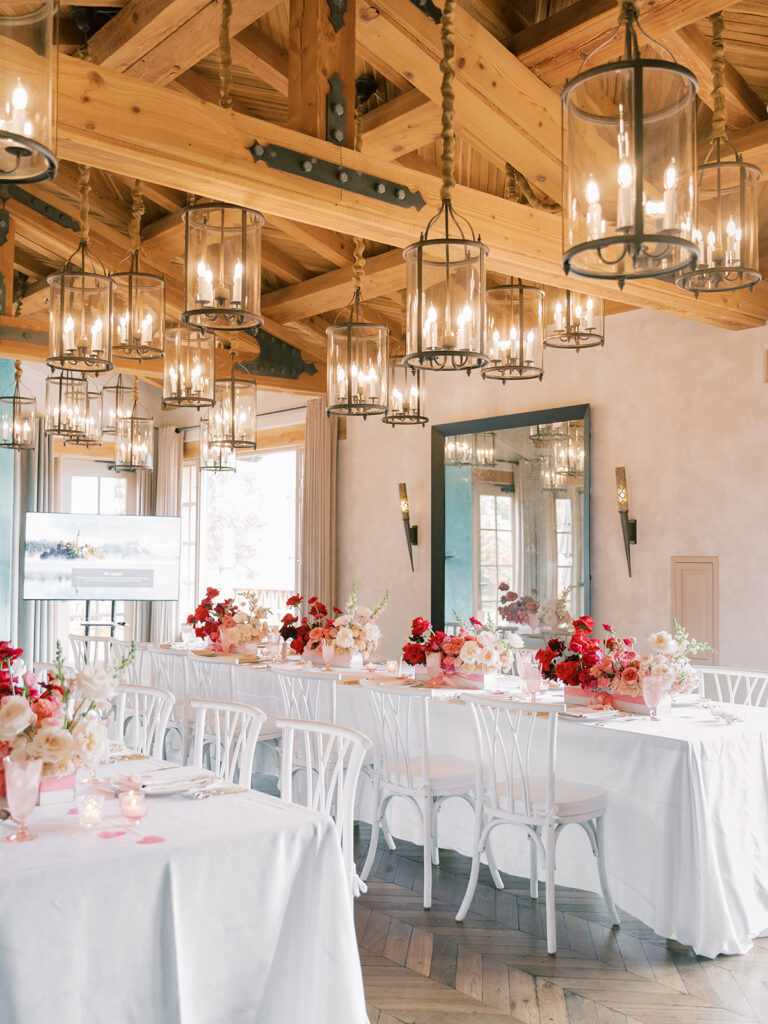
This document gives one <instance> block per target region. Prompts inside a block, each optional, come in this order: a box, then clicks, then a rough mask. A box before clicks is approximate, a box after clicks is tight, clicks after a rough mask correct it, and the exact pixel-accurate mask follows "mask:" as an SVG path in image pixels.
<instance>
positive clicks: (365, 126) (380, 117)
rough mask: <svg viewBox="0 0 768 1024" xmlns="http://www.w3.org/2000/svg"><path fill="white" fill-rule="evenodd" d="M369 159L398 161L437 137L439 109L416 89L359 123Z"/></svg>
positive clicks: (380, 108) (384, 105) (402, 94)
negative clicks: (370, 157) (372, 157)
mask: <svg viewBox="0 0 768 1024" xmlns="http://www.w3.org/2000/svg"><path fill="white" fill-rule="evenodd" d="M360 127H361V129H362V132H363V148H364V150H365V152H366V154H367V155H368V156H380V157H382V158H383V159H384V160H397V159H398V157H401V156H403V155H405V154H406V153H412V152H413V151H414V150H415V149H421V147H422V146H427V145H429V143H431V142H434V141H435V139H436V138H439V137H440V107H439V106H438V105H437V104H436V103H434V102H433V101H432V100H431V99H430V97H429V96H424V95H423V93H420V92H419V91H418V89H410V90H409V91H408V92H404V93H401V95H400V96H396V97H395V99H393V100H390V101H389V102H388V103H382V104H381V105H380V106H378V107H375V108H374V109H373V110H371V111H369V112H368V113H367V114H363V116H362V118H361V119H360Z"/></svg>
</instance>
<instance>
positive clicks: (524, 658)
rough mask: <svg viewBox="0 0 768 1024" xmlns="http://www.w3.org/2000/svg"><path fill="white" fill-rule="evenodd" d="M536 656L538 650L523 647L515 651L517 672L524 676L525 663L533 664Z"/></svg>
mask: <svg viewBox="0 0 768 1024" xmlns="http://www.w3.org/2000/svg"><path fill="white" fill-rule="evenodd" d="M535 656H536V651H531V650H528V649H527V648H521V649H520V650H517V651H515V665H516V666H517V674H518V675H519V676H522V674H523V665H532V664H533V662H534V658H535Z"/></svg>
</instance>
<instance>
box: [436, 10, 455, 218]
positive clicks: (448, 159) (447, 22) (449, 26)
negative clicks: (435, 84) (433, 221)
mask: <svg viewBox="0 0 768 1024" xmlns="http://www.w3.org/2000/svg"><path fill="white" fill-rule="evenodd" d="M454 2H455V0H445V4H444V6H443V16H442V18H441V19H440V39H441V42H442V44H443V56H442V58H441V60H440V70H441V72H442V74H443V82H442V85H441V86H440V92H441V93H442V97H443V106H442V127H441V132H440V135H441V138H442V143H443V156H442V185H441V188H440V198H441V200H442V201H443V202H447V201H449V200H450V198H451V192H452V191H453V186H454V185H455V184H456V179H455V175H454V160H455V154H456V133H455V131H454V128H453V118H454V113H455V109H454V108H455V101H456V97H455V95H454V92H453V80H454V78H455V77H456V72H455V71H454V70H453V56H454V53H455V47H454V44H453V5H454Z"/></svg>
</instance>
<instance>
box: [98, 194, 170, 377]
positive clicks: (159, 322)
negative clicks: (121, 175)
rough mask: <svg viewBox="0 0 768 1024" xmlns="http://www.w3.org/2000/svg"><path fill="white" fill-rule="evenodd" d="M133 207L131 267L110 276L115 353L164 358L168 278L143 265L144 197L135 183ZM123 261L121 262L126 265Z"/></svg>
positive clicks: (142, 357)
mask: <svg viewBox="0 0 768 1024" xmlns="http://www.w3.org/2000/svg"><path fill="white" fill-rule="evenodd" d="M131 195H132V200H133V204H132V209H131V225H130V235H131V251H130V254H129V255H128V256H127V257H126V260H127V270H121V269H120V267H118V269H117V270H116V271H115V273H114V274H112V276H111V277H110V279H109V286H110V289H111V293H112V355H113V356H121V357H122V358H123V359H138V360H139V362H141V361H142V360H143V359H162V358H163V336H164V334H165V281H164V279H163V278H162V277H159V276H158V275H157V274H146V273H143V272H142V270H141V268H140V266H139V253H140V251H141V217H142V214H143V213H144V200H143V198H142V195H141V183H140V182H138V181H137V182H135V184H134V187H133V191H132V193H131ZM122 265H123V264H121V266H122Z"/></svg>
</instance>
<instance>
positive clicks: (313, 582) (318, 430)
mask: <svg viewBox="0 0 768 1024" xmlns="http://www.w3.org/2000/svg"><path fill="white" fill-rule="evenodd" d="M338 432H339V425H338V420H337V418H336V417H335V416H326V413H325V401H324V399H322V398H312V399H310V400H309V401H308V402H307V426H306V442H305V448H304V490H303V495H302V512H301V573H300V581H301V593H302V594H303V595H304V597H305V598H309V597H312V596H313V595H317V597H319V598H320V600H321V601H324V602H325V603H327V604H328V605H329V606H330V605H331V604H333V602H334V601H335V600H336V454H337V453H336V445H337V441H338Z"/></svg>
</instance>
